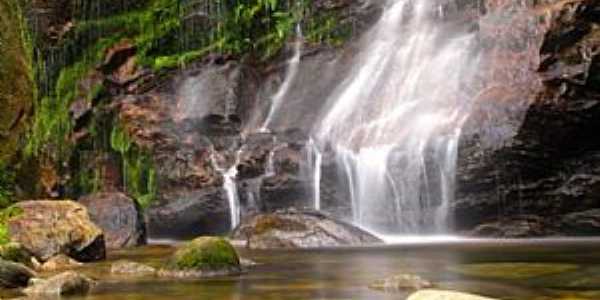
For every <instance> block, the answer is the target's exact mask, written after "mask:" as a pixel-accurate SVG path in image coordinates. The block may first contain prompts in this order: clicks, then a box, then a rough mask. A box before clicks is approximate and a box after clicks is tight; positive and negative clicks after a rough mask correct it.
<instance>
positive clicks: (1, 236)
mask: <svg viewBox="0 0 600 300" xmlns="http://www.w3.org/2000/svg"><path fill="white" fill-rule="evenodd" d="M22 213H23V210H22V209H21V208H19V207H16V206H10V207H8V208H5V209H3V210H2V211H0V245H5V244H6V243H8V242H10V236H9V234H8V221H9V220H10V218H13V217H16V216H19V215H21V214H22Z"/></svg>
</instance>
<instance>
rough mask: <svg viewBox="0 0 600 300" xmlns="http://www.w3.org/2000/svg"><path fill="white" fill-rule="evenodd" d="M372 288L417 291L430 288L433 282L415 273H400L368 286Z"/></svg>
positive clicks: (390, 290) (392, 290)
mask: <svg viewBox="0 0 600 300" xmlns="http://www.w3.org/2000/svg"><path fill="white" fill-rule="evenodd" d="M369 287H370V288H372V289H376V290H383V291H386V292H388V291H389V292H396V291H417V290H421V289H426V288H431V287H433V284H432V283H431V282H429V281H427V280H425V279H423V278H421V277H419V276H417V275H412V274H400V275H394V276H391V277H388V278H385V279H382V280H378V281H376V282H374V283H373V284H371V285H370V286H369Z"/></svg>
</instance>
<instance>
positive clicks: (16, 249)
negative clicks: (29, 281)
mask: <svg viewBox="0 0 600 300" xmlns="http://www.w3.org/2000/svg"><path fill="white" fill-rule="evenodd" d="M0 258H2V259H4V260H8V261H14V262H19V263H22V264H29V263H30V262H31V253H29V251H27V249H25V247H23V245H21V244H19V243H12V242H11V243H7V244H5V245H1V246H0Z"/></svg>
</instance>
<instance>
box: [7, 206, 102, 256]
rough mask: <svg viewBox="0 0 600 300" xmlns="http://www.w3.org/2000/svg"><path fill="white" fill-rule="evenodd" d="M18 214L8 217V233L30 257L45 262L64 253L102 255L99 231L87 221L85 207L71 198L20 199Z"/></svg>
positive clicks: (71, 254) (88, 219) (100, 233)
mask: <svg viewBox="0 0 600 300" xmlns="http://www.w3.org/2000/svg"><path fill="white" fill-rule="evenodd" d="M15 206H16V207H18V208H20V209H22V211H23V212H22V213H21V214H19V215H17V216H14V217H12V218H10V219H9V220H8V232H9V235H10V238H11V240H12V241H14V242H18V243H20V244H21V245H23V247H25V249H27V250H28V251H29V252H30V253H31V254H32V255H33V256H35V257H36V258H38V259H40V260H41V261H46V260H48V259H50V258H51V257H53V256H55V255H57V254H65V255H68V256H70V257H73V258H75V259H77V260H78V261H84V262H85V261H95V260H100V259H104V258H105V256H106V250H105V244H104V236H103V233H102V230H101V229H100V228H99V227H98V226H96V225H95V224H94V223H92V221H91V220H90V217H89V215H88V212H87V210H86V208H85V207H84V206H82V205H80V204H78V203H76V202H73V201H49V200H45V201H24V202H20V203H17V204H16V205H15Z"/></svg>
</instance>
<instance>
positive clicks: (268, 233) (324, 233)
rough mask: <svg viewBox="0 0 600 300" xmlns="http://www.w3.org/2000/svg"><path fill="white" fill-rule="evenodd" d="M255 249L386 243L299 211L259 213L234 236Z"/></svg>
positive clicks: (249, 219)
mask: <svg viewBox="0 0 600 300" xmlns="http://www.w3.org/2000/svg"><path fill="white" fill-rule="evenodd" d="M233 239H235V240H243V241H245V242H246V246H247V247H248V248H252V249H270V248H318V247H336V246H359V245H368V244H378V243H382V241H381V240H380V239H378V238H377V237H375V236H374V235H372V234H370V233H368V232H366V231H363V230H361V229H359V228H357V227H354V226H352V225H349V224H346V223H343V222H341V221H337V220H334V219H331V218H329V217H327V216H326V215H324V214H322V213H318V212H310V213H308V212H299V211H296V210H285V211H277V212H275V213H265V214H257V215H255V216H253V217H251V218H248V219H247V220H245V221H243V222H242V224H241V225H240V226H239V227H238V228H237V229H236V230H235V232H234V233H233Z"/></svg>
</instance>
